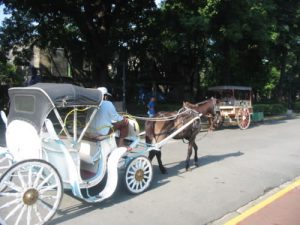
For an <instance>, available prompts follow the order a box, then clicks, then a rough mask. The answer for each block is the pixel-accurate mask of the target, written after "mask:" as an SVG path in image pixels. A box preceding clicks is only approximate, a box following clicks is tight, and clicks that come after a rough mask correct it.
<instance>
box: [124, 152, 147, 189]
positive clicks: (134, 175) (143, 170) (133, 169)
mask: <svg viewBox="0 0 300 225" xmlns="http://www.w3.org/2000/svg"><path fill="white" fill-rule="evenodd" d="M152 177H153V169H152V165H151V162H150V160H149V159H148V158H146V157H145V156H138V157H136V158H134V159H133V160H132V161H131V162H130V163H129V165H128V166H127V168H126V172H125V184H126V187H127V189H128V191H129V192H130V193H132V194H140V193H142V192H143V191H145V190H146V189H147V188H148V187H149V186H150V184H151V181H152Z"/></svg>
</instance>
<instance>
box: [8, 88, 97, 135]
mask: <svg viewBox="0 0 300 225" xmlns="http://www.w3.org/2000/svg"><path fill="white" fill-rule="evenodd" d="M8 94H9V99H10V108H9V115H8V123H10V121H12V120H15V119H19V120H25V121H27V122H29V123H31V124H32V125H33V126H34V127H35V128H36V129H37V130H38V131H39V130H40V129H41V126H42V125H43V122H44V120H45V119H46V118H47V116H48V114H49V113H50V111H51V110H52V109H53V108H55V107H57V108H60V107H75V106H99V105H100V104H101V102H102V98H103V97H102V94H101V92H100V91H99V90H97V89H89V88H84V87H79V86H75V85H72V84H53V83H38V84H35V85H32V86H29V87H15V88H10V89H9V90H8Z"/></svg>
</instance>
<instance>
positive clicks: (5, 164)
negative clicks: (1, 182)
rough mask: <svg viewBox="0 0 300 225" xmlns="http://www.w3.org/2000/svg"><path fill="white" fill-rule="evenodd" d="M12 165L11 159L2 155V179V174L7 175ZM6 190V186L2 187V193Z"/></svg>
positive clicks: (0, 161)
mask: <svg viewBox="0 0 300 225" xmlns="http://www.w3.org/2000/svg"><path fill="white" fill-rule="evenodd" d="M11 165H12V162H11V159H9V158H8V157H6V155H5V154H2V155H0V177H1V176H2V174H4V173H5V171H6V170H8V169H9V168H10V167H11ZM4 189H5V186H4V187H2V186H0V192H2V191H3V190H4Z"/></svg>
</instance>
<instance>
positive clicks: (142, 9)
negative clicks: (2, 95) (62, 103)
mask: <svg viewBox="0 0 300 225" xmlns="http://www.w3.org/2000/svg"><path fill="white" fill-rule="evenodd" d="M1 2H3V3H4V4H5V6H6V11H7V12H9V13H10V14H11V18H9V19H6V20H5V21H4V24H3V26H2V28H1V29H0V46H1V53H2V52H5V53H8V52H9V51H10V50H13V53H14V55H15V56H16V57H15V63H16V65H28V64H29V62H30V59H31V57H32V55H31V50H32V46H34V45H37V46H40V47H42V48H46V49H50V50H54V49H55V48H58V47H63V48H64V49H65V53H66V56H67V57H68V60H69V62H70V63H71V65H72V68H73V72H75V71H76V73H74V74H76V76H77V77H78V78H86V79H87V80H89V81H90V83H93V84H99V83H101V84H108V83H111V82H115V83H116V84H115V86H120V82H122V71H123V68H124V67H123V66H121V65H123V63H124V62H125V61H127V62H128V63H127V68H126V76H127V77H126V79H127V81H128V83H129V84H130V88H129V89H130V90H128V93H130V95H134V92H135V91H136V90H135V88H131V87H134V85H135V84H136V83H139V84H145V85H146V84H149V85H148V86H152V85H153V84H156V85H157V84H160V85H163V86H164V88H165V89H166V90H168V89H171V87H172V85H173V87H174V86H175V85H174V83H176V84H177V85H178V84H180V86H181V87H182V89H181V90H180V92H184V93H181V94H180V96H182V98H187V97H186V96H188V97H189V98H192V97H194V99H197V98H199V99H201V97H203V95H204V94H205V93H204V90H205V89H206V88H207V87H208V86H211V85H225V84H229V85H245V86H252V87H253V89H254V92H255V94H256V95H257V96H258V97H260V98H261V99H276V100H278V101H287V100H289V101H295V100H296V96H297V94H298V93H299V90H300V80H299V79H300V78H299V77H300V75H299V71H300V60H299V55H300V44H299V43H300V36H299V33H300V26H299V24H300V14H299V11H300V2H299V0H264V1H261V0H230V1H229V0H203V1H199V0H164V1H162V5H161V7H160V8H157V7H156V6H155V1H154V0H129V1H83V0H79V1H75V2H74V1H69V0H61V1H50V0H43V1H24V0H21V1H19V0H4V1H1ZM1 55H2V56H3V55H4V54H1ZM1 58H2V57H1ZM78 62H80V63H81V65H78V64H80V63H78ZM82 64H87V65H90V67H89V68H92V71H91V73H89V72H87V71H86V70H84V69H83V67H82ZM108 65H109V66H112V70H111V71H112V72H111V71H108ZM2 79H4V78H2ZM156 88H157V87H156ZM177 91H178V92H179V90H177ZM201 95H202V96H201ZM179 100H180V101H181V100H182V99H178V101H179Z"/></svg>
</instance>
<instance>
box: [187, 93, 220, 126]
mask: <svg viewBox="0 0 300 225" xmlns="http://www.w3.org/2000/svg"><path fill="white" fill-rule="evenodd" d="M216 104H217V99H215V98H211V99H209V100H206V101H204V102H201V103H197V104H192V103H190V102H183V107H184V108H186V109H192V110H195V111H197V112H198V113H202V115H203V116H204V117H206V118H207V119H208V122H209V130H213V129H214V122H213V118H214V116H215V115H216V113H215V106H216Z"/></svg>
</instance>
